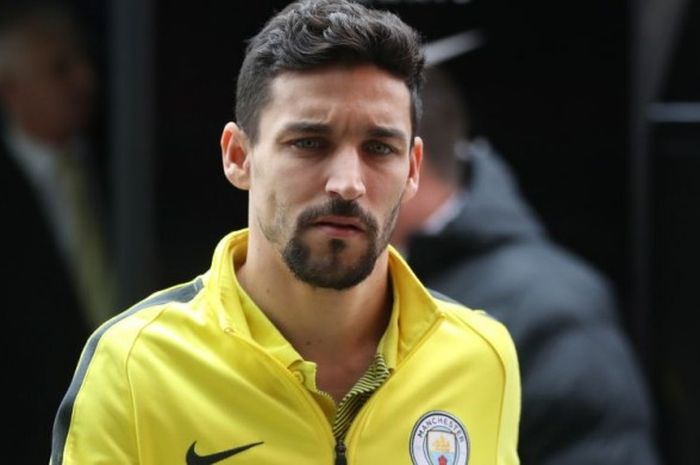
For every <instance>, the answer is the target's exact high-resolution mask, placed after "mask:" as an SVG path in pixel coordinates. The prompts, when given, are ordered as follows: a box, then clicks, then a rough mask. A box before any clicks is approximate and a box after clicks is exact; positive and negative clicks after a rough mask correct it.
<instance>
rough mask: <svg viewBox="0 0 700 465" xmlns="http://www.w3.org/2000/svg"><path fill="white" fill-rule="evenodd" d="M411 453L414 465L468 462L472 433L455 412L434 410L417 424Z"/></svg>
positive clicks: (450, 464)
mask: <svg viewBox="0 0 700 465" xmlns="http://www.w3.org/2000/svg"><path fill="white" fill-rule="evenodd" d="M410 452H411V460H412V461H413V465H466V464H467V462H468V461H469V436H468V435H467V430H466V429H465V428H464V426H463V425H462V423H461V422H460V421H459V420H458V419H457V417H455V416H454V415H451V414H449V413H447V412H442V411H431V412H428V413H426V414H425V415H423V416H422V417H421V418H420V419H419V420H418V421H417V422H416V425H415V426H414V427H413V431H412V432H411V443H410Z"/></svg>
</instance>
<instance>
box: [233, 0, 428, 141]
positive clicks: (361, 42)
mask: <svg viewBox="0 0 700 465" xmlns="http://www.w3.org/2000/svg"><path fill="white" fill-rule="evenodd" d="M365 63H368V64H373V65H375V66H377V67H379V68H381V69H383V70H386V71H388V72H389V73H391V74H392V75H394V76H396V77H398V78H400V79H402V80H403V81H404V82H405V83H406V86H407V87H408V90H409V92H410V95H411V127H412V132H413V133H414V134H415V132H416V127H417V125H418V120H419V119H420V113H421V101H420V90H421V86H422V82H423V66H424V63H425V58H424V54H423V50H422V45H421V38H420V36H419V34H418V32H416V31H415V30H414V29H413V28H411V27H410V26H408V25H407V24H406V23H404V22H403V21H402V20H401V19H400V18H399V17H398V16H396V15H394V14H392V13H390V12H387V11H382V10H373V9H369V8H367V7H365V6H363V5H360V4H358V3H353V2H351V1H348V0H301V1H296V2H294V3H292V4H290V5H288V6H287V7H286V8H284V9H283V10H282V11H280V12H279V13H278V14H276V15H275V16H273V17H272V18H271V19H270V20H269V21H268V22H267V23H266V24H265V26H264V27H263V29H262V30H261V31H260V32H259V33H258V34H257V35H256V36H255V37H253V38H252V39H251V40H250V42H249V43H248V47H247V48H246V55H245V58H244V60H243V64H242V66H241V69H240V72H239V74H238V84H237V89H236V120H237V122H238V125H239V126H240V127H241V128H242V129H243V130H244V131H245V132H246V134H248V137H249V138H250V140H251V142H252V143H255V142H256V141H257V137H258V132H259V127H258V126H259V122H260V113H261V111H262V109H263V108H264V107H265V105H266V104H267V103H268V102H269V99H270V83H271V81H272V80H273V79H274V78H275V77H276V76H277V75H279V74H280V73H283V72H285V71H304V70H312V69H319V68H323V67H327V66H332V65H335V64H348V65H354V64H358V65H360V64H365Z"/></svg>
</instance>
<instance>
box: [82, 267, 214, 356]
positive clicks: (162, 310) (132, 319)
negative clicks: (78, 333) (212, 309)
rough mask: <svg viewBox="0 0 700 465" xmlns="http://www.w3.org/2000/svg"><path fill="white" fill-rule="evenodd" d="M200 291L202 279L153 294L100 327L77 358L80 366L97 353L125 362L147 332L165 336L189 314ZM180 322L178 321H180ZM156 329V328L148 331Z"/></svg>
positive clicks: (145, 336)
mask: <svg viewBox="0 0 700 465" xmlns="http://www.w3.org/2000/svg"><path fill="white" fill-rule="evenodd" d="M202 289H203V284H202V278H201V277H198V278H196V279H194V280H192V281H190V282H188V283H184V284H180V285H177V286H173V287H170V288H168V289H165V290H162V291H159V292H156V293H154V294H152V295H150V296H149V297H147V298H146V299H144V300H142V301H141V302H139V303H137V304H136V305H133V306H132V307H130V308H128V309H127V310H125V311H123V312H122V313H120V314H118V315H116V316H115V317H113V318H111V319H110V320H108V321H106V322H105V323H104V324H102V325H101V326H100V327H99V328H97V330H95V332H94V333H93V334H92V335H91V336H90V339H89V340H88V343H87V344H86V347H85V349H84V351H83V356H82V357H81V365H83V364H89V363H90V362H91V360H92V358H93V357H94V356H95V354H96V353H97V352H98V351H107V352H109V353H110V356H111V357H117V359H122V360H124V361H126V358H127V357H128V354H129V353H131V351H132V349H133V347H134V345H135V344H137V343H138V342H139V341H141V340H143V339H144V338H147V337H148V332H149V329H154V330H155V331H159V332H160V333H161V334H163V333H167V332H168V331H167V328H168V327H173V328H174V327H175V326H177V325H178V321H179V320H181V318H179V317H178V316H181V315H182V314H187V313H191V312H189V311H188V308H189V305H188V304H189V303H191V302H192V301H193V300H194V299H195V298H196V297H197V296H198V295H199V294H200V292H201V290H202ZM180 322H181V321H180ZM153 326H156V327H157V328H152V327H153Z"/></svg>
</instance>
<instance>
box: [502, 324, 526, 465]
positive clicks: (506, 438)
mask: <svg viewBox="0 0 700 465" xmlns="http://www.w3.org/2000/svg"><path fill="white" fill-rule="evenodd" d="M505 331H506V330H505V327H504V332H505ZM504 340H505V343H504V344H502V349H501V353H502V361H503V368H504V371H505V386H504V389H503V393H504V395H503V410H502V411H501V428H500V432H499V441H498V444H499V445H498V447H499V451H498V464H499V465H518V464H519V463H520V459H519V457H518V434H519V432H518V427H519V425H520V410H521V385H520V368H519V365H518V357H517V353H516V350H515V346H514V344H513V340H512V339H511V337H510V335H509V334H508V335H507V337H505V338H504Z"/></svg>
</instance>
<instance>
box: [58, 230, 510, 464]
mask: <svg viewBox="0 0 700 465" xmlns="http://www.w3.org/2000/svg"><path fill="white" fill-rule="evenodd" d="M246 242H247V232H246V231H239V232H236V233H232V234H231V235H229V236H227V237H225V238H224V239H223V240H222V241H221V242H220V244H219V246H218V247H217V250H216V252H215V254H214V259H213V262H212V267H211V270H210V271H209V272H208V273H207V274H205V275H204V276H202V277H201V278H200V279H198V280H196V281H194V282H192V283H190V284H187V285H183V286H180V287H176V288H173V289H170V290H167V291H164V292H161V293H158V294H156V295H154V296H153V297H152V298H150V299H148V300H147V301H145V302H143V303H141V304H140V305H138V306H136V307H135V308H133V309H131V310H129V311H127V312H125V313H124V314H122V315H120V316H118V317H115V318H114V319H113V320H112V321H110V322H109V323H107V324H105V325H104V326H103V327H102V328H101V329H100V330H99V331H98V332H97V333H95V335H94V336H93V337H92V338H91V340H90V342H89V343H88V346H87V347H86V350H85V351H84V353H83V356H82V357H81V362H80V366H79V368H78V370H77V372H76V378H75V379H74V382H73V384H72V389H71V391H70V392H69V395H68V396H67V398H66V401H65V402H64V404H63V405H62V407H61V410H60V412H59V417H58V418H59V421H58V423H57V428H56V433H55V436H54V444H55V445H56V447H55V449H54V454H53V456H52V462H53V465H62V464H66V465H93V464H94V465H97V464H139V465H156V464H163V463H187V460H186V456H187V454H188V451H189V453H191V454H195V453H196V454H199V455H206V454H214V453H217V452H221V451H225V450H228V449H231V448H235V447H239V446H243V445H247V444H257V445H254V446H252V447H251V448H249V449H247V450H245V451H244V452H241V453H239V454H236V455H235V458H231V459H230V460H228V461H227V460H222V461H221V463H222V465H224V464H227V463H229V462H230V463H231V464H233V463H236V464H239V465H253V464H256V465H257V464H261V463H265V464H277V463H304V464H310V465H316V464H319V465H321V464H323V465H328V464H332V463H334V458H335V443H336V441H335V438H334V435H333V430H332V428H331V425H330V422H329V421H328V418H327V416H326V414H325V413H324V411H323V410H322V409H321V408H320V407H319V404H318V402H317V401H316V400H315V399H314V397H313V396H312V394H311V393H310V391H309V389H308V388H307V387H306V385H305V383H304V382H302V381H301V380H299V379H298V378H297V377H295V375H294V374H293V371H290V369H289V366H288V365H285V364H284V363H282V362H281V361H280V359H279V358H278V354H276V353H274V352H275V351H274V349H273V350H272V351H271V350H268V349H267V348H266V347H264V346H263V345H261V344H260V343H259V342H258V341H257V340H256V339H254V338H253V337H251V335H252V334H253V333H255V332H256V331H257V330H258V329H262V331H263V332H264V331H265V330H264V328H258V327H257V326H256V323H255V322H252V323H251V321H250V319H248V316H247V314H246V312H245V311H244V310H243V306H242V305H241V303H240V300H239V293H237V292H233V291H235V283H233V282H231V281H228V282H227V281H224V280H222V276H225V273H227V272H228V273H230V272H232V268H231V267H232V265H231V263H232V256H233V250H234V249H236V247H244V246H245V244H246ZM390 273H391V279H392V284H393V289H394V301H395V308H396V309H398V311H397V312H396V313H397V315H396V318H395V321H393V322H392V324H395V326H394V329H393V330H389V331H388V334H392V331H395V335H396V339H395V351H396V353H395V356H392V357H394V360H395V365H394V368H393V370H391V375H390V376H389V377H388V379H387V380H386V381H384V383H383V384H382V385H381V387H379V388H378V389H376V390H375V391H374V392H373V394H372V395H371V397H369V399H368V400H367V402H366V403H365V404H364V405H363V406H362V408H361V409H360V410H359V412H358V413H357V415H356V416H355V418H354V420H353V421H352V423H351V424H350V427H349V429H348V431H347V433H346V436H345V444H346V445H347V454H346V455H347V460H348V464H350V465H360V464H362V465H364V464H375V463H381V464H383V465H399V464H401V465H405V464H412V463H413V464H414V465H423V464H425V463H429V462H426V461H425V460H427V459H425V457H423V458H419V459H417V461H414V459H412V455H411V454H413V453H414V452H412V451H413V450H418V453H419V454H422V453H423V452H422V450H420V447H421V446H422V444H423V442H425V441H428V439H430V438H429V437H428V436H427V435H426V434H424V431H423V430H421V429H418V428H417V427H418V426H419V425H420V424H421V423H420V422H421V421H422V420H423V419H425V418H432V416H434V415H442V416H443V417H444V416H445V415H449V418H453V419H455V422H458V423H459V424H461V425H462V426H463V429H464V432H465V436H466V437H462V436H460V435H455V436H453V439H455V440H456V441H461V442H460V443H459V444H460V447H461V449H460V450H461V451H462V452H464V451H465V450H468V453H469V454H468V455H469V457H468V463H469V465H515V464H517V463H518V458H517V454H516V448H517V432H518V419H519V414H520V384H519V373H518V367H517V358H516V354H515V350H514V347H513V343H512V341H511V339H510V337H509V335H508V333H507V331H506V330H505V328H504V327H503V326H502V325H501V324H500V323H498V322H496V321H495V320H493V319H491V318H489V317H488V316H485V315H483V314H481V313H479V312H475V311H471V310H468V309H465V308H464V307H461V306H459V305H456V304H452V303H448V302H445V301H442V300H437V299H435V298H433V297H431V296H430V294H429V293H428V292H427V291H426V290H425V288H423V287H422V286H421V285H420V283H419V282H418V281H417V280H416V279H415V277H414V276H413V274H412V273H411V271H410V270H409V269H408V267H407V266H406V264H405V263H404V262H403V261H402V260H401V258H400V257H399V256H398V255H397V254H396V253H395V252H394V251H393V250H392V251H391V256H390ZM392 320H393V319H392ZM251 331H252V332H251ZM256 338H257V339H260V340H263V339H264V340H265V341H266V343H271V347H273V348H274V345H275V341H276V335H275V334H261V335H259V337H256ZM389 339H391V338H390V337H385V340H384V347H383V349H382V351H381V352H382V353H383V354H385V356H386V358H387V361H388V359H390V358H391V357H390V356H388V349H390V347H389V346H391V345H392V344H390V343H389ZM282 352H286V350H282ZM291 366H292V367H294V366H296V365H295V364H294V363H292V365H291ZM446 424H447V423H446ZM449 424H450V425H452V423H449ZM431 431H432V430H431ZM436 431H437V430H436ZM438 432H439V433H440V434H439V435H438V436H439V437H438V439H439V441H438V440H435V441H433V442H425V444H426V445H427V446H430V447H438V446H439V447H440V448H441V449H440V450H447V449H445V447H446V446H445V444H443V443H441V442H440V441H443V442H444V441H445V437H448V438H449V437H450V436H449V432H445V433H442V432H440V431H438ZM430 440H432V439H430ZM421 441H423V442H421ZM258 443H262V444H258ZM459 465H464V463H460V464H459Z"/></svg>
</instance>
